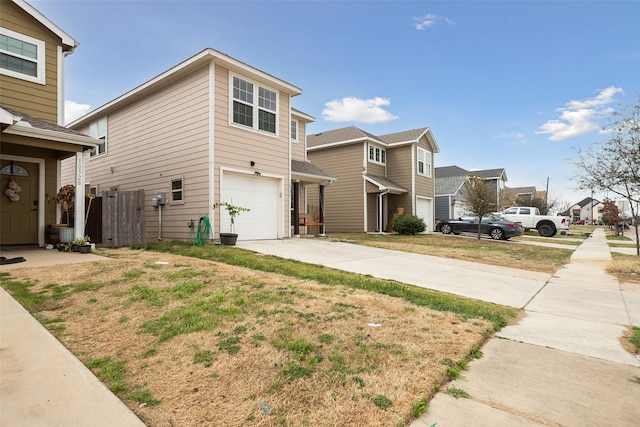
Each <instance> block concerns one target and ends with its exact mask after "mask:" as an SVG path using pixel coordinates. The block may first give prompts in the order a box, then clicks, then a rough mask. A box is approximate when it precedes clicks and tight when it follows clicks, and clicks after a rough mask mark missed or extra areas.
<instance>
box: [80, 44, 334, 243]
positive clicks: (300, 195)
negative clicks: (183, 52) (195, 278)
mask: <svg viewBox="0 0 640 427" xmlns="http://www.w3.org/2000/svg"><path fill="white" fill-rule="evenodd" d="M301 93H302V90H301V89H299V88H298V87H296V86H294V85H292V84H290V83H288V82H286V81H284V80H281V79H279V78H277V77H274V76H272V75H270V74H267V73H266V72H264V71H261V70H259V69H257V68H254V67H252V66H250V65H247V64H245V63H243V62H241V61H239V60H237V59H234V58H232V57H230V56H228V55H225V54H223V53H221V52H218V51H217V50H214V49H205V50H203V51H202V52H200V53H198V54H196V55H194V56H193V57H191V58H189V59H187V60H186V61H184V62H182V63H180V64H178V65H176V66H174V67H173V68H171V69H169V70H167V71H165V72H164V73H162V74H160V75H159V76H157V77H155V78H153V79H151V80H149V81H147V82H146V83H143V84H142V85H140V86H138V87H136V88H135V89H133V90H131V91H130V92H127V93H125V94H123V95H121V96H119V97H118V98H116V99H114V100H113V101H111V102H109V103H107V104H105V105H103V106H101V107H99V108H97V109H96V110H94V111H92V112H90V113H89V114H87V115H86V116H84V117H82V118H80V119H78V120H76V121H74V122H73V123H71V124H70V125H69V127H71V128H72V129H75V130H78V131H81V132H84V133H86V134H88V135H90V136H92V137H95V138H98V139H100V140H101V141H102V143H101V144H100V145H99V146H98V147H96V149H95V150H92V151H91V152H90V153H87V154H86V176H87V187H88V191H90V192H91V193H94V194H96V195H100V194H102V192H103V191H105V190H118V191H124V190H139V189H143V190H144V191H145V228H146V233H147V235H146V239H147V240H155V239H183V240H186V239H188V238H189V237H190V233H191V232H192V230H191V229H190V228H189V227H188V224H189V223H191V221H194V222H195V223H196V224H197V223H198V222H199V218H201V217H202V216H207V217H208V218H209V221H210V223H211V225H212V227H213V231H214V237H216V238H217V237H218V235H219V233H220V231H222V232H229V230H230V218H229V216H228V213H227V212H226V210H225V209H215V211H214V209H213V205H214V203H215V202H217V201H223V202H230V203H232V204H234V205H237V206H241V207H245V208H248V209H250V211H249V212H243V213H242V214H241V215H239V216H238V217H237V218H236V219H235V231H236V232H237V233H238V235H239V239H240V240H252V239H276V238H283V237H289V236H291V235H292V233H295V232H296V231H298V232H299V231H300V230H298V229H296V228H297V224H298V223H297V221H293V220H292V218H297V216H298V214H299V213H301V212H305V209H306V204H307V202H308V200H306V198H305V197H306V193H307V191H306V190H307V187H313V188H315V189H317V188H319V187H321V186H324V185H326V184H329V183H330V182H331V181H332V180H333V179H332V178H331V177H330V176H328V175H327V174H326V173H324V172H323V171H322V170H320V169H319V168H317V167H314V166H313V165H311V164H309V163H308V162H306V157H305V153H306V150H305V143H306V137H305V132H306V126H307V124H308V123H309V122H312V121H313V120H314V118H313V117H311V116H309V115H307V114H304V113H302V112H301V111H298V110H295V109H294V108H292V106H291V100H292V98H293V97H295V96H298V95H300V94H301ZM292 183H294V184H295V185H291V184H292ZM292 188H293V189H294V190H292ZM294 191H295V193H296V196H297V197H296V198H295V200H297V203H293V201H292V197H291V194H292V193H293V192H294ZM319 193H320V194H322V192H321V191H320V192H319ZM159 194H161V195H163V196H164V197H163V198H161V199H160V203H159V206H157V207H152V199H154V198H156V199H157V200H159V199H158V195H159ZM162 199H163V200H162ZM301 202H302V203H301ZM314 204H315V205H318V206H322V205H323V204H322V203H321V202H320V201H319V200H318V201H315V202H314ZM294 205H295V209H297V210H298V211H297V212H293V211H292V207H294ZM301 205H302V206H301ZM302 231H305V230H304V229H303V230H302Z"/></svg>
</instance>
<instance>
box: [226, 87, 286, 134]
mask: <svg viewBox="0 0 640 427" xmlns="http://www.w3.org/2000/svg"><path fill="white" fill-rule="evenodd" d="M231 80H232V83H231V85H232V88H231V93H232V94H231V96H232V102H233V106H232V108H231V111H232V113H231V114H232V117H231V121H232V123H236V124H239V125H242V126H247V127H250V128H252V129H256V130H260V131H264V132H269V133H272V134H277V133H278V126H277V123H278V114H277V111H278V94H277V92H276V91H273V90H271V89H269V88H267V87H264V86H260V85H257V84H254V83H252V82H250V81H248V80H246V79H243V78H240V77H238V76H233V78H232V79H231ZM256 88H257V89H258V90H257V96H256V90H255V89H256ZM256 111H257V114H256Z"/></svg>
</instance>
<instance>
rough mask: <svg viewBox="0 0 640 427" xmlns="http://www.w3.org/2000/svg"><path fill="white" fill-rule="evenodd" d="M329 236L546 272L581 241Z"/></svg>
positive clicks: (563, 260)
mask: <svg viewBox="0 0 640 427" xmlns="http://www.w3.org/2000/svg"><path fill="white" fill-rule="evenodd" d="M328 237H329V238H332V239H336V240H340V241H344V242H349V243H355V244H360V245H367V246H374V247H378V248H385V249H394V250H399V251H405V252H413V253H418V254H423V255H433V256H440V257H446V258H454V259H459V260H463V261H473V262H480V263H484V264H491V265H498V266H502V267H511V268H520V269H523V270H530V271H539V272H543V273H549V274H552V273H554V272H556V271H557V270H558V269H559V268H561V267H562V266H563V265H565V264H566V263H568V262H569V258H570V257H571V254H572V253H573V249H574V247H573V246H574V245H577V244H580V242H578V243H576V242H568V246H567V249H558V248H549V247H543V246H534V245H526V244H517V243H515V242H503V241H495V240H489V239H481V240H477V239H475V238H467V237H460V236H451V235H443V234H420V235H416V236H400V235H397V234H367V233H350V234H346V233H344V234H330V235H329V236H328ZM536 240H537V239H536ZM546 240H549V241H552V243H558V242H559V241H560V240H561V239H555V238H552V239H546Z"/></svg>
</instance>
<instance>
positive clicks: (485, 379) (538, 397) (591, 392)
mask: <svg viewBox="0 0 640 427" xmlns="http://www.w3.org/2000/svg"><path fill="white" fill-rule="evenodd" d="M238 246H240V247H242V248H245V249H250V250H254V251H257V252H260V253H264V254H270V255H275V256H280V257H285V258H291V259H297V260H300V261H304V262H310V263H314V264H320V265H324V266H327V267H332V268H336V269H342V270H346V271H351V272H356V273H362V274H370V275H372V276H375V277H379V278H385V279H393V280H398V281H400V282H404V283H409V284H413V285H416V286H421V287H425V288H430V289H436V290H440V291H443V292H449V293H453V294H458V295H463V296H467V297H471V298H476V299H480V300H484V301H489V302H495V303H499V304H503V305H509V306H513V307H519V308H524V309H525V310H526V313H527V316H526V317H525V318H524V319H523V320H522V321H521V322H520V324H518V325H515V326H510V327H506V328H504V329H503V330H502V331H500V332H499V333H498V334H497V336H498V337H499V338H502V339H493V340H491V341H489V342H488V343H487V344H486V345H485V346H484V347H483V349H482V351H483V352H484V357H482V358H481V359H479V360H476V361H474V362H472V363H470V369H469V371H467V372H465V373H464V378H463V379H460V380H456V381H454V382H452V383H451V384H449V385H448V386H447V387H449V386H451V387H457V388H459V389H462V390H464V391H466V392H467V393H469V398H468V399H455V398H454V397H452V396H451V395H449V394H446V393H444V392H441V393H438V394H437V395H436V397H435V398H434V399H433V400H432V401H431V403H430V405H429V411H428V413H427V414H424V415H423V416H421V417H420V418H419V419H418V420H416V421H415V422H414V423H413V424H412V426H414V427H425V426H426V427H429V426H433V425H437V426H438V427H444V426H452V427H458V426H470V425H473V426H487V427H489V426H491V427H495V426H540V425H544V426H576V427H578V426H579V427H583V426H604V425H612V426H613V425H615V426H617V427H620V426H629V427H631V426H634V427H635V426H637V425H639V421H640V404H638V402H639V400H638V396H639V395H640V385H638V384H637V382H635V381H634V379H635V378H640V369H639V368H640V360H638V358H637V357H635V356H633V355H631V354H629V353H628V352H626V351H625V350H624V349H623V348H622V345H621V344H620V341H619V339H620V337H621V335H622V334H623V333H624V331H625V328H626V327H628V326H630V325H635V326H640V287H638V286H627V287H621V286H620V285H619V283H618V281H617V280H616V278H615V277H613V276H611V275H609V274H607V273H606V272H605V271H604V268H605V266H606V264H607V262H609V260H610V259H611V254H610V250H609V247H608V245H607V241H606V239H605V235H604V232H603V231H602V229H597V230H596V232H595V233H594V235H593V237H590V238H588V239H585V240H584V242H583V243H582V244H581V245H580V246H579V247H578V248H577V249H576V250H575V251H574V253H573V255H572V257H571V262H570V263H569V264H567V265H566V266H565V267H563V268H562V269H560V270H559V271H558V272H556V274H554V275H553V276H551V275H541V274H539V273H527V272H522V271H521V270H516V269H508V268H502V267H493V266H486V265H480V264H475V263H470V262H464V261H455V260H450V259H443V258H439V257H430V256H423V255H416V254H406V253H402V252H397V251H389V250H385V249H378V248H370V247H362V246H357V245H350V244H346V243H339V242H330V241H326V240H313V239H289V240H284V241H256V242H239V243H238Z"/></svg>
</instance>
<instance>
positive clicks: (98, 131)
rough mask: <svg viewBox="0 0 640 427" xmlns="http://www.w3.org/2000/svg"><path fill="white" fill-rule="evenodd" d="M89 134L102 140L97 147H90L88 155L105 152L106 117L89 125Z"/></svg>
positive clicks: (93, 155) (97, 154)
mask: <svg viewBox="0 0 640 427" xmlns="http://www.w3.org/2000/svg"><path fill="white" fill-rule="evenodd" d="M89 136H90V137H91V138H95V139H99V140H100V141H102V142H101V143H100V144H99V145H98V146H97V147H95V148H92V149H91V151H90V152H89V157H96V156H101V155H103V154H107V118H106V117H105V118H102V119H100V120H98V121H96V122H93V123H91V124H90V125H89Z"/></svg>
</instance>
